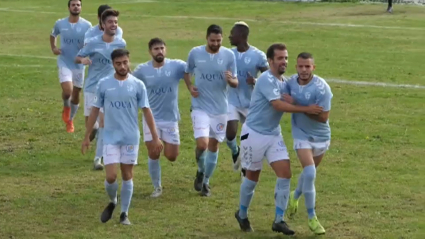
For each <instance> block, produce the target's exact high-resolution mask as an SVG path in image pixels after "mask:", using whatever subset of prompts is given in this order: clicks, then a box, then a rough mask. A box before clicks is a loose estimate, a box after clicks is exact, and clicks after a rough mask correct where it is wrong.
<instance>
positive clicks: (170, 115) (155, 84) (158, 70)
mask: <svg viewBox="0 0 425 239" xmlns="http://www.w3.org/2000/svg"><path fill="white" fill-rule="evenodd" d="M148 47H149V54H150V55H151V56H152V60H151V61H148V62H145V63H143V64H140V65H138V66H137V67H136V69H135V70H134V72H133V73H132V74H133V75H134V76H135V77H136V78H138V79H140V80H141V81H143V83H144V84H145V86H146V89H147V92H148V96H149V105H150V107H151V110H152V113H153V115H154V118H155V124H156V127H157V131H158V134H159V138H160V139H162V141H163V143H164V156H165V157H166V158H167V159H168V160H169V161H171V162H174V161H175V160H176V159H177V156H178V155H179V145H180V134H179V124H178V121H179V120H180V113H179V107H178V96H179V92H178V90H179V83H180V80H181V79H183V76H184V73H185V69H186V63H185V62H184V61H182V60H174V59H168V58H166V54H167V49H166V45H165V42H164V41H163V40H162V39H160V38H152V39H151V40H150V41H149V43H148ZM143 138H144V141H145V143H146V146H147V147H148V148H151V147H149V145H150V144H152V142H153V141H152V134H151V132H150V130H149V127H148V126H147V124H146V120H145V119H144V118H143ZM148 155H149V162H148V168H149V175H150V176H151V179H152V183H153V186H154V191H153V193H152V195H151V197H155V198H156V197H159V196H161V194H162V186H161V165H160V163H159V157H160V152H151V151H149V152H148Z"/></svg>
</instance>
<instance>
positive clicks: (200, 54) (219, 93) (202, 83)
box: [186, 45, 237, 115]
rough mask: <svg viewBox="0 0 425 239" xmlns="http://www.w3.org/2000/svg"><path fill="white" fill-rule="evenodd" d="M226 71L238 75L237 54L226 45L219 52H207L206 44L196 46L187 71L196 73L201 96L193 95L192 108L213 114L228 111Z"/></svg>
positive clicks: (191, 53) (196, 83)
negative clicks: (195, 96) (194, 96)
mask: <svg viewBox="0 0 425 239" xmlns="http://www.w3.org/2000/svg"><path fill="white" fill-rule="evenodd" d="M225 71H230V72H232V75H233V77H237V68H236V59H235V54H234V53H233V52H232V51H231V50H230V49H228V48H226V47H223V46H222V47H220V50H219V52H218V53H215V54H211V53H208V52H207V49H206V46H205V45H204V46H198V47H194V48H193V49H192V50H191V51H190V52H189V57H188V60H187V67H186V73H190V74H194V75H195V86H196V87H197V88H198V92H199V96H198V97H197V98H193V97H192V109H194V110H202V111H204V112H207V113H208V114H211V115H222V114H226V113H227V104H228V101H227V94H228V84H227V81H226V78H225V74H224V72H225Z"/></svg>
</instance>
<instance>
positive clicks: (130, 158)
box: [120, 145, 139, 225]
mask: <svg viewBox="0 0 425 239" xmlns="http://www.w3.org/2000/svg"><path fill="white" fill-rule="evenodd" d="M138 155H139V145H125V146H121V160H120V161H121V176H122V186H121V214H120V223H121V224H123V225H130V224H131V223H130V220H129V219H128V209H129V208H130V204H131V198H132V196H133V166H134V165H135V164H137V158H138Z"/></svg>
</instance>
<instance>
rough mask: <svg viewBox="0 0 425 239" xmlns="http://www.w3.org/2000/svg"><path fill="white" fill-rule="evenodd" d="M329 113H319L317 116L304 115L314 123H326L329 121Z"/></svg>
mask: <svg viewBox="0 0 425 239" xmlns="http://www.w3.org/2000/svg"><path fill="white" fill-rule="evenodd" d="M329 113H330V111H326V112H321V113H319V114H317V115H314V114H309V113H305V114H306V115H307V116H308V117H309V118H310V119H313V120H315V121H318V122H320V123H326V122H327V121H328V119H329Z"/></svg>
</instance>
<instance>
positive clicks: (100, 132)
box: [96, 128, 103, 158]
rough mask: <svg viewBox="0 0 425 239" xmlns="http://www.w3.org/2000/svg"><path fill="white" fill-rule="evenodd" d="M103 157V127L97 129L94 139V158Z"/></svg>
mask: <svg viewBox="0 0 425 239" xmlns="http://www.w3.org/2000/svg"><path fill="white" fill-rule="evenodd" d="M102 157H103V128H99V129H98V131H97V140H96V158H102Z"/></svg>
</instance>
